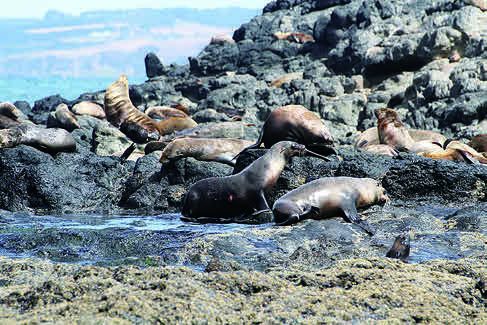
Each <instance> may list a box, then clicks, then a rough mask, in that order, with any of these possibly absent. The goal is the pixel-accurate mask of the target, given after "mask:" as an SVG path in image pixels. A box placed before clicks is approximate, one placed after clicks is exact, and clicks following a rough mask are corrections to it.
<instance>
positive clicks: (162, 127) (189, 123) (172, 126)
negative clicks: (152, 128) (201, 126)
mask: <svg viewBox="0 0 487 325" xmlns="http://www.w3.org/2000/svg"><path fill="white" fill-rule="evenodd" d="M197 126H198V123H196V122H195V121H194V120H193V119H192V118H191V117H189V116H186V117H170V118H168V119H167V120H163V121H160V122H159V123H158V125H157V128H158V130H159V134H160V135H167V134H171V133H174V132H177V131H181V130H185V129H192V128H194V127H197Z"/></svg>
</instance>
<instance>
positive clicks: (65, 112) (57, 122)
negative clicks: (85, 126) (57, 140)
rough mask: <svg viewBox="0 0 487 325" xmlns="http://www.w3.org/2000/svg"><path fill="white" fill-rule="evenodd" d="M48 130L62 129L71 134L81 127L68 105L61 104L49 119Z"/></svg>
mask: <svg viewBox="0 0 487 325" xmlns="http://www.w3.org/2000/svg"><path fill="white" fill-rule="evenodd" d="M47 127H48V128H62V129H65V130H67V131H69V132H71V131H73V130H75V129H79V128H80V125H79V123H78V119H77V118H76V116H75V115H74V114H73V113H72V112H71V111H70V110H69V108H68V105H66V104H63V103H61V104H59V105H58V106H57V107H56V111H55V112H54V113H51V114H49V117H48V119H47Z"/></svg>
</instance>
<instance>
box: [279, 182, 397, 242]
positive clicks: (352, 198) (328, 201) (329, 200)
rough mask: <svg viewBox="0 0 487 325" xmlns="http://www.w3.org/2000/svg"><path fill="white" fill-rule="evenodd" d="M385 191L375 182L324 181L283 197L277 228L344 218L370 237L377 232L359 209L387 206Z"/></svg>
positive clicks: (307, 185) (303, 186) (309, 184)
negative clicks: (378, 204)
mask: <svg viewBox="0 0 487 325" xmlns="http://www.w3.org/2000/svg"><path fill="white" fill-rule="evenodd" d="M388 200H389V199H388V197H387V195H386V194H385V191H384V188H383V187H382V186H381V185H380V184H379V182H377V181H376V180H374V179H372V178H354V177H323V178H320V179H317V180H314V181H311V182H309V183H307V184H304V185H302V186H300V187H298V188H296V189H294V190H292V191H291V192H288V193H287V194H285V195H283V196H282V197H280V198H279V199H278V200H277V201H276V202H274V206H273V207H272V212H273V214H274V218H275V222H276V224H277V225H283V226H284V225H291V224H294V223H296V222H298V221H300V220H303V219H309V218H312V219H322V218H325V217H333V216H336V215H341V216H342V217H343V218H344V219H345V220H346V221H348V222H352V223H354V224H356V225H357V226H359V227H360V228H362V229H363V230H365V231H366V232H367V233H369V234H372V235H373V234H374V233H375V231H374V230H373V229H372V227H371V226H370V225H369V224H368V222H367V221H365V220H362V219H361V218H360V216H359V214H358V212H357V208H361V207H365V206H369V205H373V204H377V203H386V202H387V201H388Z"/></svg>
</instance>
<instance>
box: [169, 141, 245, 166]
mask: <svg viewBox="0 0 487 325" xmlns="http://www.w3.org/2000/svg"><path fill="white" fill-rule="evenodd" d="M250 144H252V143H251V142H250V141H246V140H240V139H224V138H221V139H206V138H177V139H174V140H172V141H171V142H169V143H168V144H167V145H166V146H165V148H164V150H163V151H162V154H161V159H160V162H161V163H166V162H168V161H173V160H177V159H181V158H186V157H193V158H195V159H197V160H202V161H216V162H220V163H223V164H227V165H230V166H235V160H234V159H233V157H235V155H236V154H237V153H239V152H240V151H242V150H243V149H244V148H245V147H247V146H249V145H250Z"/></svg>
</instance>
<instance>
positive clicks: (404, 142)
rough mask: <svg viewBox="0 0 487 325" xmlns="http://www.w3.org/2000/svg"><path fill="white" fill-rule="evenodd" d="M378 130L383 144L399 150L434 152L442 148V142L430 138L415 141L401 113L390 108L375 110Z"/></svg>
mask: <svg viewBox="0 0 487 325" xmlns="http://www.w3.org/2000/svg"><path fill="white" fill-rule="evenodd" d="M375 116H376V117H377V123H378V125H377V131H378V134H379V141H380V143H381V144H387V145H389V146H391V147H393V148H395V149H396V150H399V151H409V152H415V153H418V152H434V151H438V150H441V146H442V144H440V143H436V142H433V141H429V140H423V141H415V140H414V139H413V138H412V137H411V135H410V134H409V130H408V129H407V128H406V126H405V125H404V124H403V123H402V121H401V119H400V117H399V114H398V113H397V112H396V111H395V110H393V109H390V108H381V109H376V110H375Z"/></svg>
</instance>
